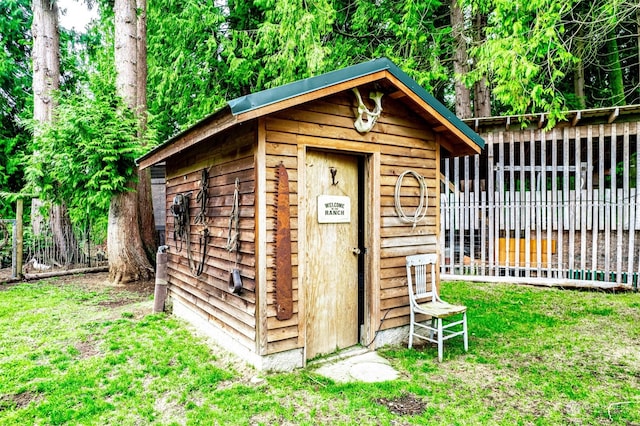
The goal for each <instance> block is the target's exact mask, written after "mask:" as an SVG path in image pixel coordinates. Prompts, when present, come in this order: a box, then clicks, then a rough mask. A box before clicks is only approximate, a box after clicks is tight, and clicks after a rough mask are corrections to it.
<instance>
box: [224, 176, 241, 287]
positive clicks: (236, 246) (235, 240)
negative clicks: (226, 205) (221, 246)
mask: <svg viewBox="0 0 640 426" xmlns="http://www.w3.org/2000/svg"><path fill="white" fill-rule="evenodd" d="M225 248H226V249H227V253H228V255H229V262H231V254H232V253H234V252H235V260H234V265H233V268H231V270H230V271H229V279H228V284H229V291H231V292H232V293H233V294H240V292H242V277H241V275H240V269H239V268H238V263H239V260H240V179H238V178H236V181H235V185H234V190H233V204H232V206H231V214H230V215H229V230H228V233H227V245H226V246H225Z"/></svg>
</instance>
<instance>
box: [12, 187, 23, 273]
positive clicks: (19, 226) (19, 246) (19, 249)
mask: <svg viewBox="0 0 640 426" xmlns="http://www.w3.org/2000/svg"><path fill="white" fill-rule="evenodd" d="M23 211H24V200H23V199H22V198H18V200H17V201H16V235H14V238H15V239H16V274H15V275H16V277H17V278H22V254H23V252H24V239H23V238H22V236H23V235H22V233H23V229H24V228H23V223H22V216H23Z"/></svg>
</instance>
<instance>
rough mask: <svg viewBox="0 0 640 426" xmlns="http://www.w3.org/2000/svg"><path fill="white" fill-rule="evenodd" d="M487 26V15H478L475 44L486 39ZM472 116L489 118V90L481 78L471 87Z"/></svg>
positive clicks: (484, 78)
mask: <svg viewBox="0 0 640 426" xmlns="http://www.w3.org/2000/svg"><path fill="white" fill-rule="evenodd" d="M486 26H487V15H485V14H482V13H478V14H477V15H476V19H475V29H474V31H473V34H474V37H475V41H476V44H477V45H479V44H481V43H484V41H485V39H486V35H485V28H486ZM473 99H474V103H473V116H474V117H490V116H491V90H490V89H489V84H488V83H487V78H486V77H482V78H481V79H480V80H479V81H477V82H476V83H475V84H474V86H473Z"/></svg>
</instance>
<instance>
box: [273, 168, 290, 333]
mask: <svg viewBox="0 0 640 426" xmlns="http://www.w3.org/2000/svg"><path fill="white" fill-rule="evenodd" d="M276 174H277V178H278V187H277V195H276V298H275V302H276V318H278V319H279V320H280V321H283V320H287V319H289V318H291V317H292V316H293V283H292V281H293V274H292V267H291V212H290V211H289V209H290V206H289V174H288V173H287V169H286V168H285V167H284V164H282V163H280V165H279V166H278V170H277V171H276Z"/></svg>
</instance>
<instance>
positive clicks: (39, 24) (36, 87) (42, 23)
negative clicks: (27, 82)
mask: <svg viewBox="0 0 640 426" xmlns="http://www.w3.org/2000/svg"><path fill="white" fill-rule="evenodd" d="M32 7H33V23H32V26H31V33H32V35H33V52H32V59H33V118H34V119H35V120H37V121H39V122H41V123H43V122H51V120H52V118H53V97H52V92H53V91H55V90H58V88H59V87H60V35H59V34H58V5H57V4H56V2H55V1H54V2H51V1H50V0H33V3H32Z"/></svg>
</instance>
